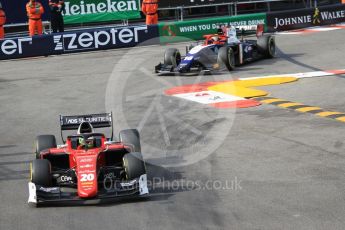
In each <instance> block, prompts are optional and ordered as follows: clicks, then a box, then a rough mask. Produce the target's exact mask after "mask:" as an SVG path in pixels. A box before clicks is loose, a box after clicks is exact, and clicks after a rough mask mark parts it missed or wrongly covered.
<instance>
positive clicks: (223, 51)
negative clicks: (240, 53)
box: [218, 47, 235, 71]
mask: <svg viewBox="0 0 345 230" xmlns="http://www.w3.org/2000/svg"><path fill="white" fill-rule="evenodd" d="M218 64H220V65H222V64H223V65H225V66H226V68H227V69H228V70H229V71H231V70H234V69H235V53H234V51H233V49H232V48H231V47H221V48H220V49H219V51H218Z"/></svg>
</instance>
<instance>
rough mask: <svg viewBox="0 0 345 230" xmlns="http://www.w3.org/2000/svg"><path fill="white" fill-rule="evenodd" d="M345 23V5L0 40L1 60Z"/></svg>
mask: <svg viewBox="0 0 345 230" xmlns="http://www.w3.org/2000/svg"><path fill="white" fill-rule="evenodd" d="M341 22H345V5H343V4H339V5H333V6H328V7H319V8H314V9H312V8H310V9H302V10H294V11H282V12H271V13H267V14H266V13H259V14H248V15H239V16H232V17H218V18H212V19H201V20H189V21H183V22H171V23H159V24H158V25H155V26H129V27H114V28H98V29H88V30H83V31H73V32H72V31H71V32H65V33H61V34H59V33H58V34H51V35H42V36H34V37H32V38H30V37H23V38H15V39H5V40H0V60H6V59H15V58H26V57H36V56H49V55H57V54H68V53H77V52H85V51H94V50H105V49H117V48H124V47H134V46H137V45H143V44H144V45H152V44H165V43H172V42H180V41H186V40H200V39H202V36H203V35H204V34H209V33H214V32H215V30H216V29H217V27H218V25H220V24H224V25H228V24H231V25H234V26H236V27H239V28H249V29H250V28H252V27H256V25H258V24H265V31H269V32H275V31H282V30H291V29H300V28H305V27H310V26H318V25H327V24H335V23H341Z"/></svg>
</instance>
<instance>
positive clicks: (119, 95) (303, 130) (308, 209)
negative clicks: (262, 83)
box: [0, 30, 345, 230]
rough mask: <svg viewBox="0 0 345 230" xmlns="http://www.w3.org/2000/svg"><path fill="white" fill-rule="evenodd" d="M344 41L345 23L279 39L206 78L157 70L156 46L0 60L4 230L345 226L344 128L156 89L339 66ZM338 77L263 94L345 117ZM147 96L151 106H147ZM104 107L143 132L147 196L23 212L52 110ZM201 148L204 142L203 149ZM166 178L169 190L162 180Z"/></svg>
mask: <svg viewBox="0 0 345 230" xmlns="http://www.w3.org/2000/svg"><path fill="white" fill-rule="evenodd" d="M344 37H345V30H337V31H330V32H320V33H314V34H306V35H279V36H277V44H278V47H279V51H278V57H277V58H275V59H272V60H263V61H259V62H256V63H253V64H249V65H245V66H243V67H240V68H238V69H237V70H236V71H234V72H233V73H232V74H231V75H229V74H227V75H219V76H218V75H217V76H203V77H202V78H197V77H193V76H191V77H180V78H176V77H174V76H172V77H164V78H157V77H155V76H154V75H153V74H152V66H153V65H154V64H156V63H157V62H159V61H160V59H161V57H162V54H163V49H164V47H160V46H151V47H146V48H135V49H132V50H128V49H124V50H112V51H106V52H95V53H84V54H78V55H69V56H56V57H48V58H36V59H27V60H17V61H4V62H0V69H1V75H0V105H1V106H0V117H1V119H0V127H1V129H0V133H1V138H0V203H1V205H0V229H2V230H6V229H11V230H16V229H50V230H54V229H84V230H87V229H274V230H276V229H343V228H344V224H345V220H344V216H345V169H344V164H345V153H344V150H345V145H344V137H345V129H344V124H343V123H341V122H337V121H335V120H332V119H327V118H320V117H317V116H314V115H312V114H307V113H298V112H296V111H294V110H289V109H282V108H279V107H276V106H274V105H262V106H259V107H254V108H248V109H238V110H236V111H235V110H219V109H216V108H212V107H207V106H203V105H201V104H196V103H193V102H186V101H184V102H181V99H178V98H173V97H168V96H164V94H163V91H164V90H165V89H167V88H169V87H170V86H176V85H181V84H190V83H195V82H196V81H210V80H214V79H218V80H224V79H231V78H232V77H252V76H263V75H274V74H286V73H296V72H309V71H317V70H329V69H341V68H344V64H345V61H344V50H345V43H344V42H343V41H344ZM184 45H185V44H175V45H172V46H174V47H180V48H181V49H183V47H184ZM123 60H125V62H122V61H123ZM121 62H122V63H121ZM126 63H127V64H126ZM119 64H121V66H118V65H119ZM137 65H140V67H141V68H138V66H137ZM114 68H115V69H116V71H113V70H114ZM123 76H127V77H128V78H125V77H123ZM344 77H345V76H344V75H343V76H330V77H322V78H312V79H301V80H300V81H298V82H296V83H290V84H284V85H279V86H269V87H268V86H267V87H261V89H264V90H266V91H268V92H270V96H273V97H277V98H283V99H286V100H290V101H294V102H300V103H304V104H308V105H314V106H318V107H321V108H323V109H328V110H331V111H339V112H345V91H344V88H345V79H344ZM109 79H112V80H111V81H109ZM162 79H163V80H162ZM107 89H108V90H107ZM123 95H126V96H125V97H124V96H123ZM115 97H116V98H115ZM153 101H155V103H154V104H155V105H158V106H154V109H151V110H148V108H151V107H150V104H151V102H153ZM112 103H113V104H112ZM114 103H115V104H114ZM107 109H114V110H116V111H120V110H121V111H122V112H121V114H122V115H121V114H120V113H117V112H116V111H115V115H116V117H117V121H116V122H117V123H116V124H115V127H116V128H115V130H116V132H118V131H119V129H121V128H128V127H129V126H130V127H138V126H139V128H140V129H141V135H142V142H143V152H144V157H145V159H146V160H147V161H148V162H150V164H149V165H148V171H149V172H148V174H149V178H150V179H153V178H155V180H156V181H155V184H154V186H152V188H151V196H150V197H149V198H147V199H143V200H128V201H125V202H112V203H110V204H106V205H92V206H83V207H80V206H68V207H44V208H38V209H36V208H30V207H28V205H27V204H26V201H27V195H28V193H27V181H28V173H29V170H28V167H29V164H28V162H29V161H30V160H32V159H33V154H32V143H33V140H34V138H35V136H36V135H38V134H46V133H51V134H55V135H56V136H57V137H58V136H59V129H58V115H59V114H83V113H95V112H104V111H106V110H107ZM121 119H122V120H121ZM123 119H125V121H124V120H123ZM126 126H127V127H126ZM214 127H215V129H213V128H214ZM217 130H219V131H217ZM198 143H199V144H198ZM189 146H195V148H188V147H189ZM203 146H204V147H205V148H206V147H207V146H211V148H209V149H208V152H207V151H206V155H205V156H204V155H202V156H199V155H198V152H199V151H200V148H203ZM180 149H181V152H182V153H181V152H179V150H180ZM165 150H169V151H165ZM181 154H183V155H181ZM198 158H200V159H198ZM193 159H197V160H196V162H193ZM189 163H192V164H189ZM166 166H171V167H166ZM163 179H164V180H165V182H166V184H167V182H172V183H173V182H174V183H175V184H174V186H168V185H165V184H164V185H163V184H162V183H158V181H159V180H161V181H162V180H163ZM208 181H211V182H210V183H211V184H209V182H208ZM215 181H218V182H216V183H215V184H214V185H215V186H212V183H213V182H215ZM186 182H187V185H184V183H186ZM193 183H194V184H193ZM231 183H232V184H231ZM199 185H200V186H199ZM206 185H208V188H205V186H206ZM224 185H225V186H226V187H225V188H224ZM212 187H213V188H212ZM220 187H221V188H220Z"/></svg>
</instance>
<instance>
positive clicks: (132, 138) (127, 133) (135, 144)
mask: <svg viewBox="0 0 345 230" xmlns="http://www.w3.org/2000/svg"><path fill="white" fill-rule="evenodd" d="M119 138H120V141H121V142H122V143H123V144H125V145H129V146H131V148H132V151H133V152H141V145H140V134H139V132H138V130H136V129H125V130H122V131H121V132H120V134H119Z"/></svg>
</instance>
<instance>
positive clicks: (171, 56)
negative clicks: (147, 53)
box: [164, 48, 181, 67]
mask: <svg viewBox="0 0 345 230" xmlns="http://www.w3.org/2000/svg"><path fill="white" fill-rule="evenodd" d="M180 62H181V54H180V51H179V50H178V49H175V48H169V49H167V50H166V51H165V54H164V64H165V65H172V66H173V67H177V66H178V65H179V64H180Z"/></svg>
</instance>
